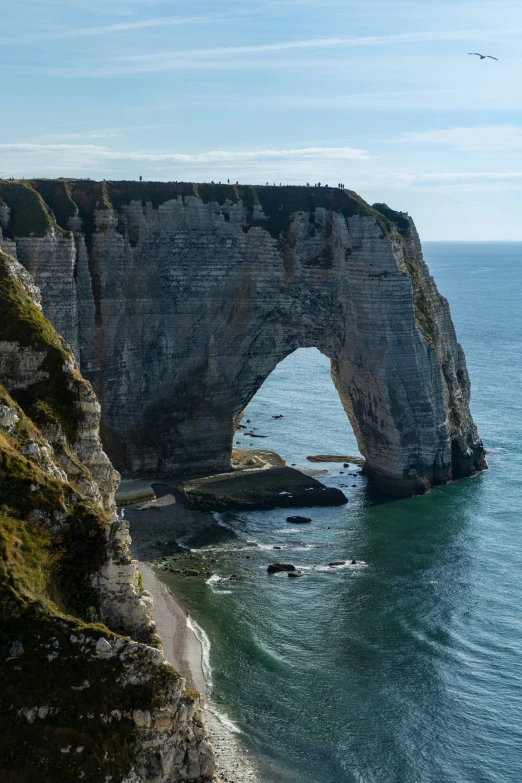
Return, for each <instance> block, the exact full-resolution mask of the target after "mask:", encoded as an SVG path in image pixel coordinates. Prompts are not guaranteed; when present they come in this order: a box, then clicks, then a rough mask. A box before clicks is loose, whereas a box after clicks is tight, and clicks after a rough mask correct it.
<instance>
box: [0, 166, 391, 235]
mask: <svg viewBox="0 0 522 783" xmlns="http://www.w3.org/2000/svg"><path fill="white" fill-rule="evenodd" d="M180 196H181V197H182V198H183V199H185V198H187V197H189V196H193V197H196V198H200V199H201V200H202V201H203V202H204V203H210V202H216V203H218V204H224V203H225V202H226V201H227V200H228V201H229V202H230V203H231V204H235V203H237V202H238V201H242V202H243V204H244V205H245V206H246V208H247V213H248V226H247V227H246V228H247V229H248V227H249V226H250V225H262V226H263V227H264V228H266V229H267V230H268V231H270V232H271V233H272V234H273V236H275V237H276V238H279V237H280V234H281V232H282V231H284V230H285V228H287V226H288V219H289V217H290V215H292V214H294V213H295V212H301V211H305V212H313V211H315V210H316V209H317V208H324V209H326V210H332V211H335V212H339V213H341V214H343V215H344V216H345V217H346V218H348V217H352V216H353V215H363V216H367V217H374V218H375V219H376V220H378V221H379V222H380V223H381V225H382V227H383V229H384V230H385V231H390V230H391V223H397V224H398V228H399V231H400V230H401V220H400V218H399V220H396V219H394V218H395V217H396V216H401V215H402V213H399V212H394V211H393V210H391V209H389V207H387V206H386V205H385V204H374V206H373V207H372V206H370V205H369V204H367V203H366V202H365V201H364V200H363V199H362V198H361V197H360V196H358V195H357V193H354V192H353V191H351V190H341V189H339V188H326V187H304V186H293V185H284V186H282V187H278V186H276V185H263V186H261V185H222V184H215V183H194V182H135V181H121V182H117V181H113V182H111V181H105V180H104V181H102V182H95V181H94V180H87V179H85V180H75V179H56V180H46V179H35V180H23V181H3V182H0V201H3V202H5V203H6V204H7V206H8V207H9V208H10V209H11V220H10V225H9V228H8V229H7V232H6V233H7V234H8V235H9V236H13V237H14V236H16V237H26V236H30V235H31V234H33V235H34V236H43V235H44V234H45V233H46V232H47V231H48V229H49V228H50V227H51V226H53V227H54V228H55V229H57V230H60V231H66V230H68V229H69V218H71V217H74V216H76V215H78V216H79V217H80V218H82V221H83V228H84V230H85V231H86V233H87V234H89V232H90V229H91V227H92V219H93V213H94V210H96V209H97V210H104V209H115V210H119V209H120V208H121V207H122V206H124V205H126V204H129V203H130V202H131V201H141V202H142V203H144V204H145V203H150V204H152V206H153V207H154V208H157V207H159V206H160V205H161V204H164V203H165V202H166V201H170V200H171V199H177V198H178V197H180ZM256 205H258V206H260V207H261V208H262V210H263V212H264V214H265V215H266V218H267V219H266V220H263V221H262V222H260V223H259V224H257V223H256V220H255V217H254V210H255V207H256ZM381 207H382V209H381Z"/></svg>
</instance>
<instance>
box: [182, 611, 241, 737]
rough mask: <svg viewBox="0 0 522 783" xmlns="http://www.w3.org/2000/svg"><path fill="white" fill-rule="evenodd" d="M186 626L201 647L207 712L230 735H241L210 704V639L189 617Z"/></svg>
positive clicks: (238, 730)
mask: <svg viewBox="0 0 522 783" xmlns="http://www.w3.org/2000/svg"><path fill="white" fill-rule="evenodd" d="M187 626H188V627H189V628H190V630H191V631H192V633H193V634H194V636H195V637H196V639H197V640H198V642H199V643H200V645H201V666H202V669H203V676H204V678H205V683H206V686H207V689H208V693H209V701H208V702H207V710H208V711H209V712H210V713H211V714H212V715H213V716H214V717H215V718H216V719H217V720H218V721H219V722H220V723H221V725H222V726H223V727H224V728H225V729H227V731H230V732H231V733H232V734H241V733H242V732H241V729H240V728H239V727H238V726H236V724H235V723H233V722H232V721H231V720H230V719H229V718H227V716H226V715H224V714H223V713H222V712H220V711H219V710H218V709H216V707H215V706H214V705H213V704H212V702H211V700H210V694H211V692H212V685H213V683H212V667H211V665H210V639H209V638H208V636H207V634H206V633H205V631H204V630H203V628H202V627H201V626H200V625H198V623H197V622H196V621H195V620H193V619H192V618H191V617H190V616H188V617H187Z"/></svg>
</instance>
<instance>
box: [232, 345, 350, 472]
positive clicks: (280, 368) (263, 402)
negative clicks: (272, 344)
mask: <svg viewBox="0 0 522 783" xmlns="http://www.w3.org/2000/svg"><path fill="white" fill-rule="evenodd" d="M233 447H234V450H238V449H239V450H243V449H244V450H256V451H257V450H268V451H273V452H276V453H277V454H278V455H280V456H281V457H282V458H283V459H284V460H285V462H286V463H287V465H292V466H296V467H298V468H308V469H311V468H314V467H320V466H319V465H314V464H313V463H312V462H310V461H308V460H307V457H308V456H315V455H336V456H348V455H350V456H352V455H353V456H358V457H360V456H361V455H360V452H359V447H358V444H357V440H356V437H355V433H354V431H353V428H352V426H351V424H350V421H349V418H348V416H347V414H346V411H345V410H344V408H343V405H342V402H341V399H340V398H339V394H338V392H337V389H336V388H335V385H334V383H333V381H332V377H331V362H330V359H329V358H328V357H327V356H326V355H325V354H323V353H322V352H321V351H319V350H318V349H317V348H315V347H308V348H297V349H295V350H294V351H293V352H292V353H290V354H289V355H288V356H286V357H285V358H284V359H282V360H281V361H280V362H279V363H278V364H277V365H276V367H275V368H274V369H273V370H272V372H271V373H270V374H269V375H268V377H267V378H266V379H265V380H264V381H263V383H262V384H261V385H260V387H259V389H258V390H257V391H256V393H255V394H254V396H253V397H252V399H251V400H250V402H249V403H248V405H247V406H246V407H245V409H244V410H243V412H242V414H241V420H240V421H239V426H238V428H237V429H236V431H235V434H234V442H233ZM233 454H234V452H233Z"/></svg>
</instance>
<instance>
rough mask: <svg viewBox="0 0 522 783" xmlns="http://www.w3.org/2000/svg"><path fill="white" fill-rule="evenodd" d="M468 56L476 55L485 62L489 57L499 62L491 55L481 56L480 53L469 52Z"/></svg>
mask: <svg viewBox="0 0 522 783" xmlns="http://www.w3.org/2000/svg"><path fill="white" fill-rule="evenodd" d="M468 54H476V55H477V57H480V59H481V60H485V59H486V57H489V59H490V60H498V57H493V56H492V55H491V54H480V52H468Z"/></svg>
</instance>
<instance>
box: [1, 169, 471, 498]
mask: <svg viewBox="0 0 522 783" xmlns="http://www.w3.org/2000/svg"><path fill="white" fill-rule="evenodd" d="M0 200H1V202H2V204H1V205H0V225H1V227H2V229H3V239H0V241H1V242H2V245H3V247H4V250H6V251H8V252H11V253H12V254H13V255H16V256H17V258H18V260H19V261H20V262H21V263H22V264H23V265H24V266H25V267H26V269H27V270H28V271H29V272H31V274H32V275H33V277H34V279H35V281H36V283H37V284H38V286H39V287H40V289H41V292H42V305H43V310H44V312H45V314H46V315H47V316H48V317H49V318H50V319H51V321H52V322H53V323H54V325H55V326H56V328H57V330H58V331H59V332H60V333H61V334H63V335H64V336H65V337H66V339H67V341H68V342H69V344H70V345H71V347H72V350H73V351H74V353H75V355H76V357H77V359H78V361H79V365H80V368H81V371H82V373H83V374H84V376H85V377H86V378H88V379H89V380H90V381H91V383H92V385H93V386H94V389H95V390H96V393H97V395H98V397H99V399H100V401H101V405H102V437H103V441H104V445H105V447H106V449H107V451H108V453H109V456H110V457H111V459H112V460H113V462H114V463H115V464H116V466H117V467H118V469H119V470H121V471H123V472H125V473H126V474H138V473H140V472H154V473H156V474H158V473H163V474H165V475H168V474H173V473H178V472H180V471H183V472H190V471H196V470H201V469H211V470H216V469H221V468H227V467H229V465H230V454H231V448H232V438H233V433H234V426H235V422H237V420H238V417H239V416H240V415H241V412H242V410H243V409H244V408H245V406H246V405H247V404H248V402H249V400H250V399H251V398H252V396H253V395H254V394H255V392H256V391H257V389H258V388H259V387H260V385H261V384H262V383H263V381H264V380H265V379H266V378H267V376H268V375H269V374H270V373H271V372H272V370H273V369H274V368H275V366H276V365H277V363H278V362H280V361H281V360H282V359H284V358H285V357H286V356H287V355H288V354H290V353H291V352H292V351H294V350H296V349H297V348H300V347H309V346H315V347H317V348H318V349H319V350H320V351H322V352H323V353H324V354H325V355H326V356H328V357H329V358H330V360H331V366H332V378H333V380H334V383H335V385H336V387H337V390H338V392H339V396H340V398H341V401H342V403H343V406H344V408H345V410H346V413H347V415H348V417H349V419H350V421H351V423H352V426H353V429H354V431H355V434H356V436H357V440H358V443H359V448H360V450H361V453H362V454H363V455H364V456H365V457H366V460H367V470H368V472H369V473H370V474H371V475H372V476H373V478H374V480H375V481H376V483H377V484H378V486H380V487H381V488H382V489H384V490H385V491H386V492H389V493H392V494H397V495H409V494H414V493H419V492H423V491H426V490H427V489H429V487H430V486H431V485H434V484H440V483H443V482H446V481H450V480H451V479H452V478H458V477H461V476H467V475H471V474H473V473H474V472H476V470H480V469H483V468H484V467H485V461H484V450H483V447H482V443H481V441H480V439H479V437H478V434H477V431H476V428H475V425H474V423H473V420H472V418H471V414H470V411H469V394H470V388H469V378H468V374H467V370H466V363H465V358H464V354H463V351H462V349H461V347H460V346H459V344H458V342H457V339H456V336H455V330H454V328H453V324H452V321H451V316H450V312H449V307H448V303H447V301H446V300H445V299H444V298H443V297H442V296H441V295H440V294H439V293H438V291H437V288H436V285H435V283H434V281H433V279H432V278H431V276H430V274H429V270H428V268H427V266H426V264H425V262H424V261H423V258H422V250H421V246H420V242H419V238H418V235H417V232H416V230H415V226H414V224H413V221H412V220H411V218H409V217H408V216H407V215H405V214H403V213H400V212H394V211H393V210H391V209H389V208H388V207H387V206H386V205H384V204H376V205H374V206H373V207H371V206H369V205H368V204H366V203H365V202H364V201H363V200H362V199H360V198H359V197H358V196H357V195H356V194H354V193H352V192H349V191H341V190H334V189H325V188H317V189H316V188H299V187H283V188H277V187H256V188H254V187H246V186H245V187H240V186H221V185H195V184H190V183H133V182H102V183H97V182H92V181H89V180H84V181H71V180H55V181H51V180H34V181H32V182H25V183H16V182H12V183H11V182H3V183H1V184H0Z"/></svg>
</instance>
